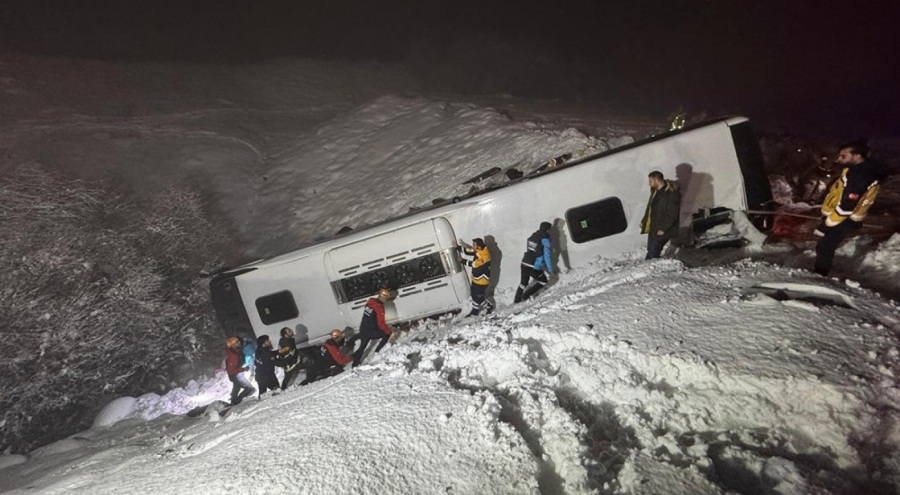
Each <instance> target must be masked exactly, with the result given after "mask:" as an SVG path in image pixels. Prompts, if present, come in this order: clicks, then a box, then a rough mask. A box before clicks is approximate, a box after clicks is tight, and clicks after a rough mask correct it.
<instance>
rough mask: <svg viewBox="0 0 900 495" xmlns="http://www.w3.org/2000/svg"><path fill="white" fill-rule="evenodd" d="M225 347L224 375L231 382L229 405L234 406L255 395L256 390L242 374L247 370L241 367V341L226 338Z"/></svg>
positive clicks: (234, 338)
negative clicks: (225, 374)
mask: <svg viewBox="0 0 900 495" xmlns="http://www.w3.org/2000/svg"><path fill="white" fill-rule="evenodd" d="M225 346H226V347H227V348H228V349H227V350H226V351H225V373H227V374H228V380H230V381H231V405H232V406H236V405H238V404H240V403H241V401H242V400H244V398H245V397H248V396H251V395H253V394H254V393H256V389H255V388H253V385H251V384H250V380H248V379H247V376H246V375H245V374H244V372H245V371H247V370H248V369H249V368H247V367H246V366H244V367H242V366H241V363H242V362H243V354H242V353H241V339H239V338H237V337H228V340H226V341H225Z"/></svg>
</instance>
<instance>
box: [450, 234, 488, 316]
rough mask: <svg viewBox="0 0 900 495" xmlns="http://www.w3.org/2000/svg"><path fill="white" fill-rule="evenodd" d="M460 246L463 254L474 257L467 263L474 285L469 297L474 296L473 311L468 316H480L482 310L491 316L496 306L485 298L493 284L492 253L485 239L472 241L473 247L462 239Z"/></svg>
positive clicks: (471, 287) (470, 289)
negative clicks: (470, 269)
mask: <svg viewBox="0 0 900 495" xmlns="http://www.w3.org/2000/svg"><path fill="white" fill-rule="evenodd" d="M459 245H460V249H461V250H462V252H463V254H465V255H467V256H471V257H472V259H470V260H466V262H465V263H466V265H467V266H470V267H471V268H472V276H471V280H472V284H471V286H470V287H469V295H471V296H472V311H471V312H469V314H468V316H478V314H479V313H480V312H481V310H482V309H486V310H487V312H486V313H485V314H491V312H492V311H494V305H493V304H491V302H490V301H488V300H487V299H486V298H485V296H486V294H487V288H488V286H489V285H490V284H491V253H490V251H489V250H488V248H487V245H485V243H484V239H482V238H480V237H476V238H475V239H472V245H471V246H470V245H468V244H466V243H465V242H463V240H462V239H460V240H459Z"/></svg>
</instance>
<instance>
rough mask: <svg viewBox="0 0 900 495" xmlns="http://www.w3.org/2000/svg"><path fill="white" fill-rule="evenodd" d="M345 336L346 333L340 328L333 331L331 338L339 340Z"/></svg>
mask: <svg viewBox="0 0 900 495" xmlns="http://www.w3.org/2000/svg"><path fill="white" fill-rule="evenodd" d="M343 336H344V331H343V330H341V329H340V328H335V329H334V330H332V331H331V338H333V339H334V340H337V339H339V338H341V337H343Z"/></svg>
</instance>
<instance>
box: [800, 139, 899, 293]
mask: <svg viewBox="0 0 900 495" xmlns="http://www.w3.org/2000/svg"><path fill="white" fill-rule="evenodd" d="M868 154H869V146H868V144H867V143H865V142H863V141H857V142H853V143H847V144H845V145H843V146H841V149H840V151H839V152H838V156H837V159H836V160H835V161H836V162H837V164H838V165H840V166H842V167H845V168H844V169H843V170H841V173H840V176H839V177H838V178H837V180H835V181H834V183H833V184H832V185H831V188H829V190H828V194H827V195H826V196H825V201H824V202H823V203H822V217H823V219H822V222H821V223H819V226H818V227H816V230H815V234H816V235H817V236H819V237H820V238H821V239H820V240H819V243H818V244H816V263H815V268H814V269H813V271H815V272H816V273H818V274H819V275H822V276H823V277H825V276H828V272H830V271H831V265H832V264H833V263H834V252H835V251H836V250H837V248H838V246H839V245H840V244H841V241H842V240H844V237H846V236H847V234H849V233H850V232H852V231H853V230H856V229H858V228H860V227H861V226H862V221H863V219H865V218H866V215H867V214H868V212H869V207H870V206H872V203H874V202H875V196H877V195H878V188H879V184H878V183H879V182H880V181H881V180H883V179H884V176H885V175H886V174H885V173H884V169H883V168H882V167H881V165H880V164H878V163H876V162H874V161H872V160H869V159H868V158H867V155H868Z"/></svg>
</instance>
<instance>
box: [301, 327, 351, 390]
mask: <svg viewBox="0 0 900 495" xmlns="http://www.w3.org/2000/svg"><path fill="white" fill-rule="evenodd" d="M345 345H347V341H346V339H344V331H343V330H341V329H340V328H335V329H334V330H332V331H331V338H330V339H328V340H326V341H325V344H324V345H322V348H321V355H316V358H317V359H316V360H315V361H316V362H315V364H313V366H311V367H310V368H309V369H308V370H307V371H306V379H305V380H303V381H302V382H300V385H308V384H310V383H312V382H314V381H316V380H319V379H321V378H328V377H330V376H335V375H338V374H340V373H343V372H344V366H346V365H347V364H349V363H350V362H351V361H353V355H352V354H344V352H343V351H342V350H341V348H342V347H344V346H345Z"/></svg>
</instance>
